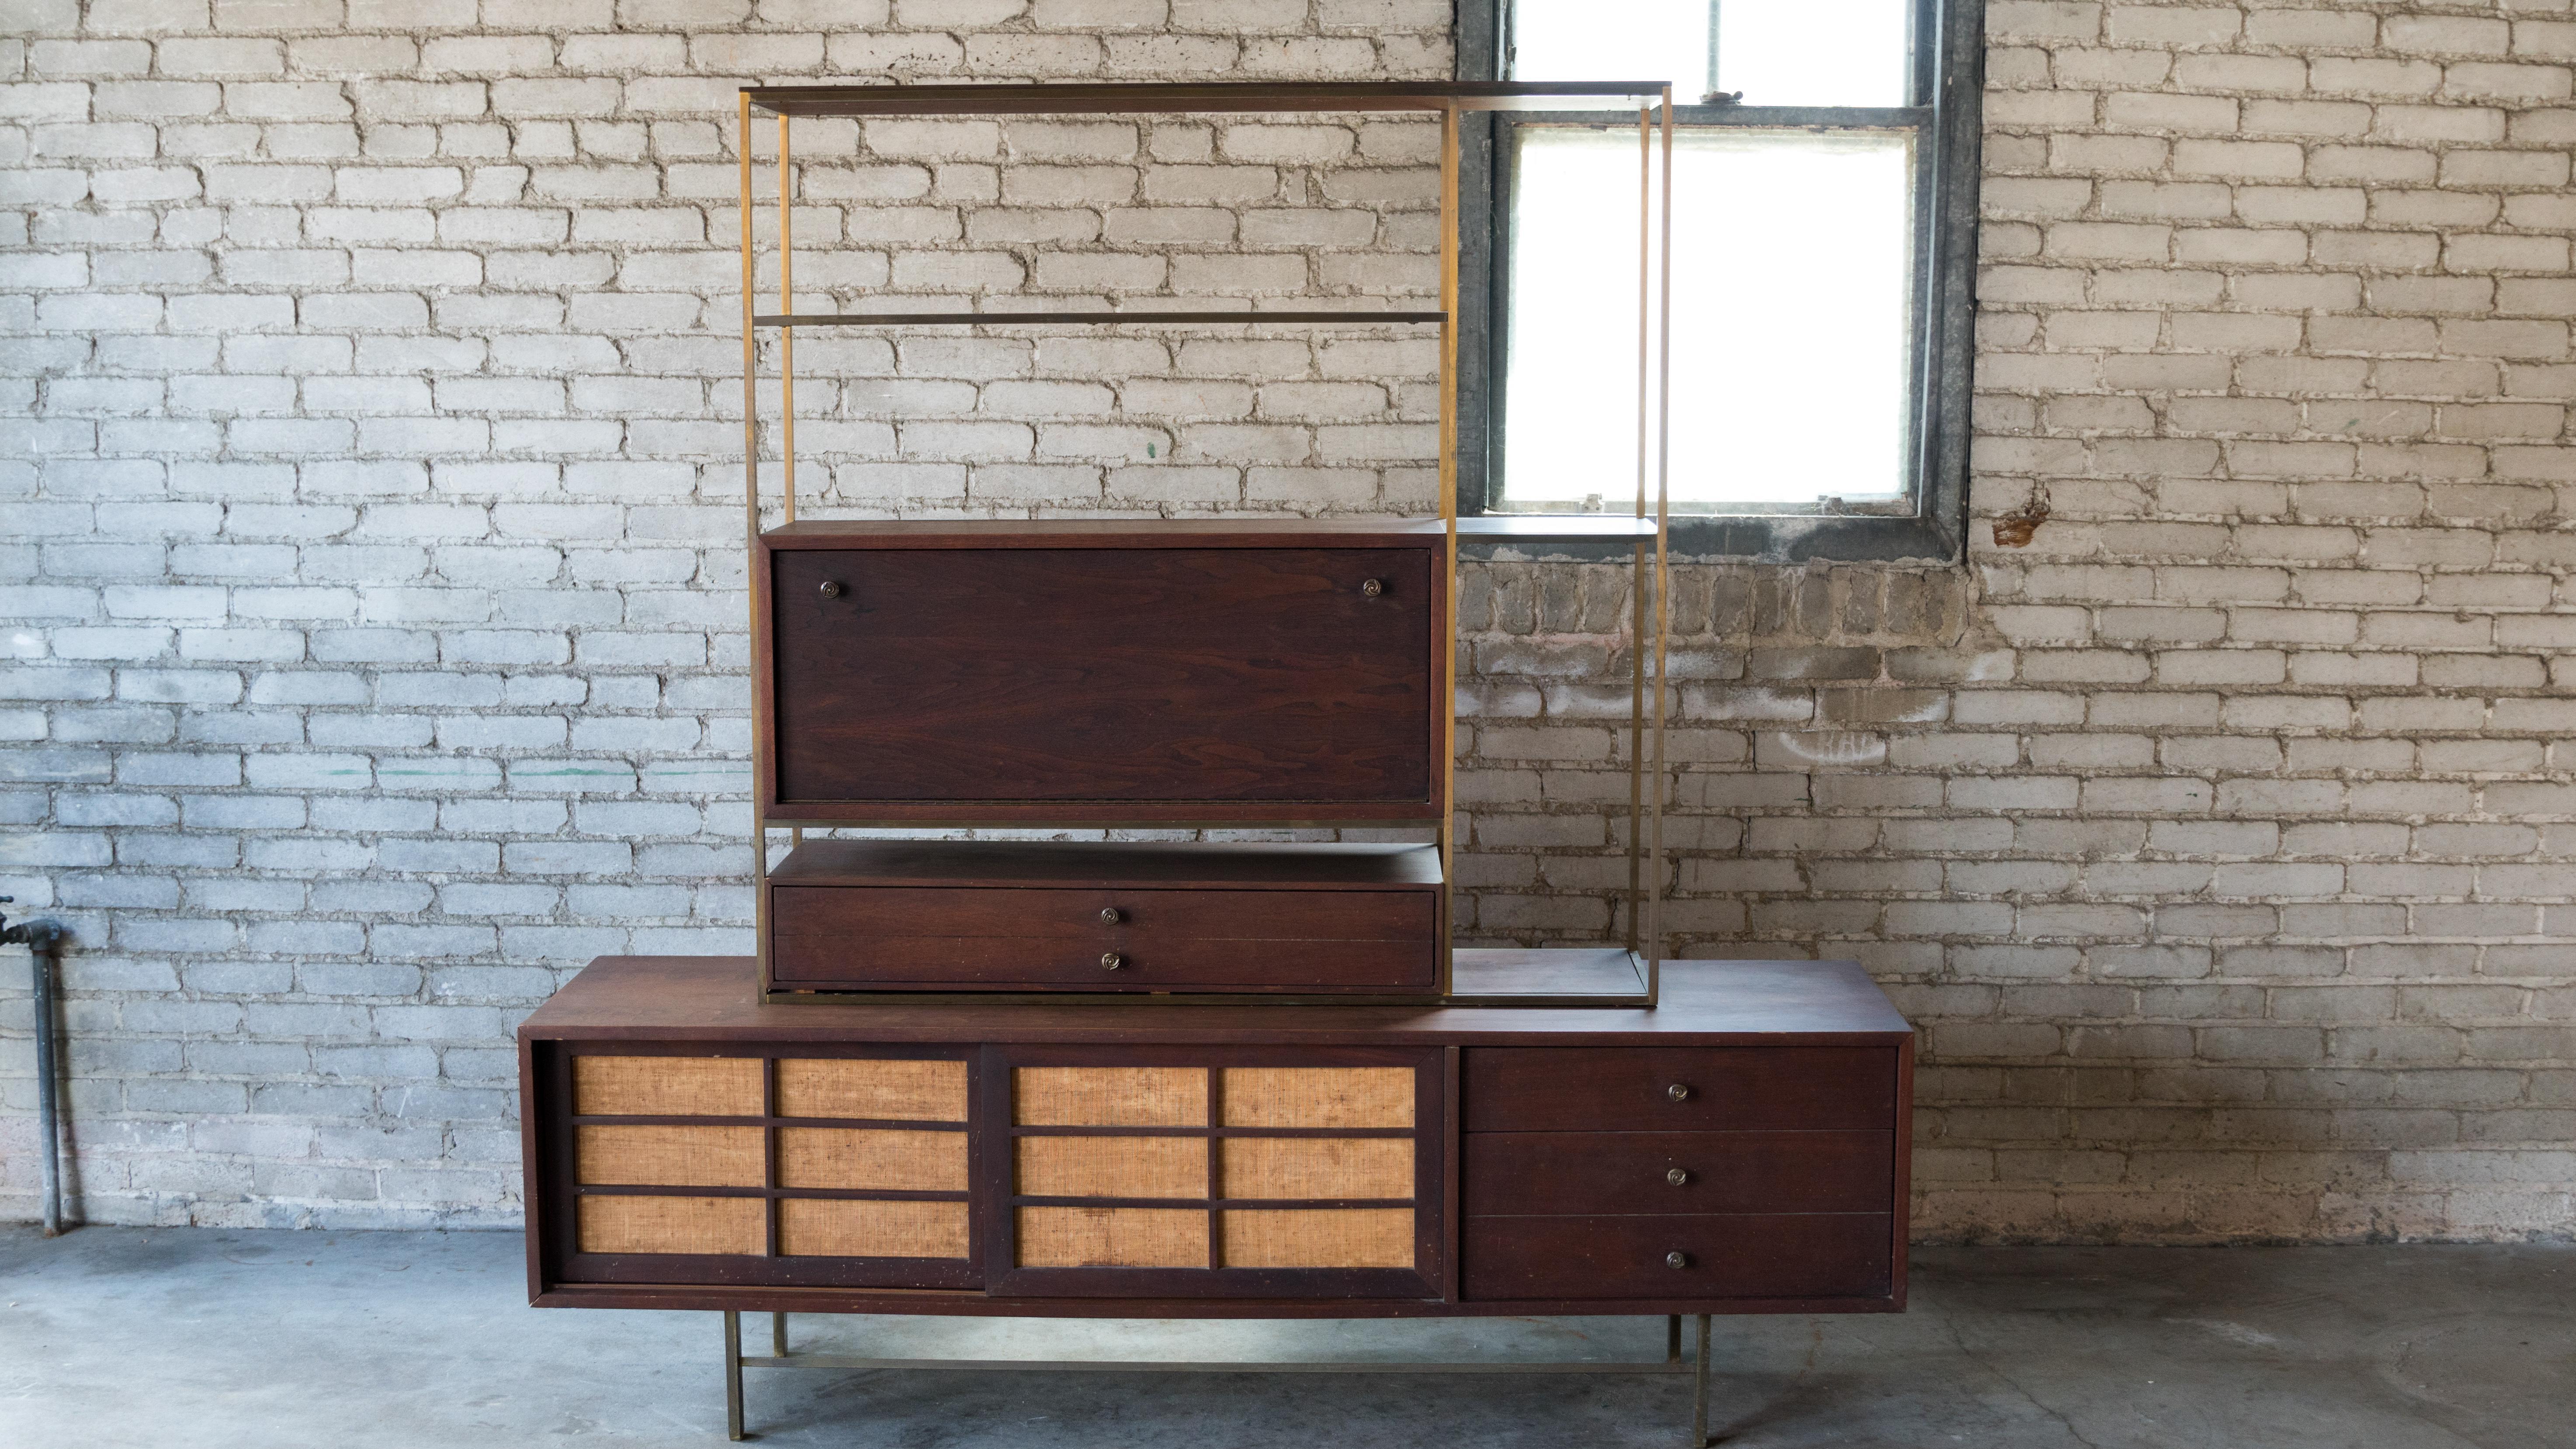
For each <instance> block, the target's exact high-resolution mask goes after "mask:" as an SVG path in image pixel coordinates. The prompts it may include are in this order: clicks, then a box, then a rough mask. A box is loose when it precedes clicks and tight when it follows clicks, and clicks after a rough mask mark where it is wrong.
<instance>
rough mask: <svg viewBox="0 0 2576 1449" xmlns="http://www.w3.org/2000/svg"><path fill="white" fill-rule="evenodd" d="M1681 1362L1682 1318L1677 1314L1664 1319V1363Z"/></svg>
mask: <svg viewBox="0 0 2576 1449" xmlns="http://www.w3.org/2000/svg"><path fill="white" fill-rule="evenodd" d="M1681 1361H1682V1316H1681V1315H1680V1314H1678V1313H1675V1314H1670V1315H1667V1316H1666V1317H1665V1319H1664V1362H1666V1363H1680V1362H1681Z"/></svg>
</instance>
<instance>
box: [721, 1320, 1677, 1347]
mask: <svg viewBox="0 0 2576 1449" xmlns="http://www.w3.org/2000/svg"><path fill="white" fill-rule="evenodd" d="M1673 1324H1674V1329H1673V1331H1674V1332H1675V1333H1679V1332H1680V1331H1681V1328H1680V1324H1681V1320H1680V1319H1678V1318H1676V1319H1674V1320H1673ZM769 1353H770V1356H771V1357H772V1358H785V1357H787V1315H786V1314H784V1313H773V1314H771V1315H769Z"/></svg>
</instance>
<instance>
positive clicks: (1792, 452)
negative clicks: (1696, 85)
mask: <svg viewBox="0 0 2576 1449" xmlns="http://www.w3.org/2000/svg"><path fill="white" fill-rule="evenodd" d="M1514 134H1515V135H1516V137H1517V155H1516V156H1515V158H1514V165H1513V171H1512V174H1513V177H1514V182H1515V184H1514V187H1513V194H1512V212H1511V258H1510V266H1511V298H1510V306H1509V313H1508V315H1509V324H1508V325H1509V329H1510V330H1509V354H1508V358H1507V360H1506V368H1505V377H1506V386H1505V394H1504V414H1503V427H1504V433H1503V440H1502V441H1503V472H1504V477H1503V506H1504V507H1506V508H1514V509H1531V510H1552V509H1566V508H1581V507H1583V506H1584V505H1585V502H1586V500H1587V498H1589V497H1592V496H1598V497H1599V498H1600V499H1601V500H1602V505H1601V506H1602V507H1604V508H1605V509H1607V510H1609V511H1619V510H1621V509H1622V508H1623V507H1624V506H1626V503H1627V501H1628V500H1630V499H1633V497H1634V496H1635V488H1636V470H1637V436H1636V421H1635V419H1636V408H1637V214H1638V212H1637V206H1638V203H1637V181H1638V156H1637V138H1636V134H1635V133H1634V132H1624V133H1623V132H1618V131H1600V130H1591V129H1579V128H1569V127H1547V126H1523V127H1520V128H1517V130H1516V131H1515V133H1514ZM1911 152H1912V146H1911V142H1910V139H1909V138H1908V137H1907V136H1905V135H1901V134H1888V133H1883V132H1837V133H1830V134H1816V133H1810V132H1796V131H1771V130H1751V129H1738V128H1716V127H1705V128H1696V129H1688V130H1684V131H1681V132H1678V133H1676V135H1675V139H1674V167H1673V189H1674V198H1675V209H1674V214H1673V248H1674V259H1675V265H1674V268H1673V349H1672V365H1673V372H1672V403H1673V409H1672V411H1673V418H1672V448H1673V453H1672V473H1671V489H1672V501H1673V505H1674V507H1676V508H1677V509H1683V510H1687V511H1698V512H1729V511H1754V512H1758V511H1763V510H1762V509H1760V508H1758V507H1748V505H1770V506H1772V507H1774V508H1779V509H1784V510H1797V511H1808V510H1812V509H1814V508H1815V506H1816V502H1817V500H1818V499H1820V498H1824V497H1829V496H1830V497H1839V498H1842V499H1844V500H1845V501H1846V502H1866V501H1871V500H1877V501H1882V502H1883V501H1887V500H1891V499H1901V498H1903V497H1905V496H1906V495H1907V493H1908V491H1909V490H1908V485H1907V478H1908V475H1909V470H1908V468H1907V466H1906V456H1907V453H1908V433H1909V427H1908V422H1909V411H1910V410H1909V407H1908V397H1909V388H1908V385H1907V370H1908V368H1907V352H1908V348H1907V337H1908V335H1909V331H1910V326H1909V316H1908V314H1909V310H1910V308H1909V299H1910V297H1911V291H1912V289H1911V286H1910V280H1909V279H1910V275H1911V265H1910V263H1911V250H1912V246H1911V236H1912V227H1911V224H1910V215H1909V213H1910V206H1911V203H1910V185H1909V182H1910V177H1911V167H1912V157H1911ZM1650 486H1651V484H1650Z"/></svg>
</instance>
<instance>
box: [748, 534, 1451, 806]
mask: <svg viewBox="0 0 2576 1449" xmlns="http://www.w3.org/2000/svg"><path fill="white" fill-rule="evenodd" d="M1448 567H1449V565H1448V558H1447V541H1446V538H1445V536H1444V535H1443V534H1441V533H1440V532H1438V531H1437V530H1429V531H1426V530H1424V529H1422V528H1420V527H1407V526H1405V525H1402V524H1394V523H1386V522H1378V523H1368V524H1354V525H1336V524H1331V523H1316V522H1310V521H1304V520H1290V521H1288V522H1286V523H1284V524H1283V523H1274V524H1272V525H1270V526H1266V527H1265V526H1261V525H1257V524H1234V525H1228V526H1223V527H1190V526H1187V525H1181V524H1170V523H1164V524H1159V525H1142V524H1128V525H1117V524H1096V523H1095V524H1077V523H1047V522H1032V523H1015V524H1005V525H996V524H991V523H972V522H964V523H945V524H942V523H921V524H906V523H843V524H795V525H791V526H789V527H787V528H784V529H777V530H772V531H770V532H768V533H765V534H763V535H761V537H760V540H759V547H758V549H757V551H756V554H755V557H754V559H753V584H754V598H753V622H754V629H755V632H756V635H757V638H756V640H755V649H754V655H755V659H756V661H757V662H756V666H755V667H756V669H757V671H758V677H757V678H756V679H755V690H756V703H755V709H756V713H757V722H758V726H759V729H760V731H761V733H762V735H763V737H764V740H765V744H766V748H765V749H763V750H762V751H761V752H760V755H761V760H762V763H763V768H762V770H761V771H760V777H759V779H758V781H757V784H756V788H757V789H758V791H759V793H760V805H761V809H762V812H763V814H764V816H765V818H767V819H769V820H772V821H777V822H781V823H787V822H795V821H826V820H830V821H842V822H859V821H877V822H885V823H902V822H930V821H955V822H977V823H985V824H1001V823H1008V822H1010V821H1013V820H1030V821H1043V822H1044V823H1047V824H1053V825H1063V824H1071V823H1080V822H1086V821H1088V822H1098V823H1141V822H1173V823H1211V824H1240V823H1250V822H1260V821H1298V820H1308V821H1316V822H1336V821H1425V820H1434V819H1437V818H1438V816H1439V814H1440V810H1441V803H1442V794H1443V788H1442V782H1443V776H1444V773H1445V771H1444V765H1445V761H1444V759H1443V753H1444V751H1445V750H1446V748H1447V727H1448V711H1447V702H1446V701H1445V699H1444V698H1443V697H1442V695H1443V692H1444V690H1445V688H1446V686H1445V682H1444V681H1445V678H1446V674H1445V669H1446V652H1447V650H1448V647H1449V622H1448V618H1447V599H1448V590H1449V578H1448Z"/></svg>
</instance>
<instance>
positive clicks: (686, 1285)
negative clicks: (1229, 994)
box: [519, 957, 1913, 1318]
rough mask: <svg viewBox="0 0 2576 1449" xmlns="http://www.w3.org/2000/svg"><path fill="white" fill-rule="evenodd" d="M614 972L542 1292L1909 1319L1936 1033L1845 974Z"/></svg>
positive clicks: (566, 1041)
mask: <svg viewBox="0 0 2576 1449" xmlns="http://www.w3.org/2000/svg"><path fill="white" fill-rule="evenodd" d="M743 964H744V963H742V962H741V961H739V960H736V959H729V958H641V957H625V958H619V957H609V958H604V959H602V960H600V961H597V962H594V963H593V964H592V965H591V966H590V967H589V969H587V970H585V971H584V972H583V973H582V974H581V975H580V976H578V977H576V978H575V979H574V981H573V982H572V983H571V984H570V985H568V986H567V987H565V988H564V990H562V991H561V992H559V993H557V994H556V996H555V997H554V999H553V1000H551V1001H549V1002H548V1003H547V1004H546V1005H545V1006H543V1007H541V1008H540V1009H539V1010H538V1011H537V1012H536V1014H535V1015H533V1016H531V1017H530V1018H529V1019H528V1021H527V1023H526V1024H525V1025H524V1026H523V1027H521V1029H520V1032H519V1041H520V1061H521V1073H522V1089H523V1091H524V1093H525V1111H526V1133H525V1138H526V1152H527V1181H528V1197H527V1202H528V1215H529V1226H528V1248H529V1256H528V1271H529V1289H530V1293H531V1296H532V1299H533V1301H535V1302H536V1303H538V1304H540V1305H544V1306H560V1307H607V1308H615V1307H628V1308H696V1309H722V1310H727V1311H735V1312H741V1311H769V1312H779V1313H787V1312H815V1313H844V1312H846V1313H945V1314H979V1315H981V1314H991V1315H1007V1316H1018V1315H1035V1316H1092V1317H1252V1318H1278V1317H1352V1316H1400V1315H1401V1316H1435V1317H1436V1316H1455V1315H1475V1314H1522V1313H1528V1314H1584V1313H1596V1314H1701V1313H1788V1312H1794V1313H1878V1312H1894V1311H1898V1310H1900V1309H1902V1308H1903V1306H1904V1301H1905V1238H1906V1191H1907V1179H1908V1171H1907V1151H1908V1145H1907V1133H1906V1126H1905V1124H1906V1121H1907V1117H1908V1111H1909V1103H1910V1101H1911V1095H1912V1080H1913V1036H1912V1033H1911V1031H1910V1030H1909V1029H1908V1028H1907V1026H1906V1024H1905V1022H1904V1020H1903V1019H1902V1018H1901V1017H1899V1016H1898V1015H1897V1014H1896V1012H1895V1011H1894V1010H1893V1009H1892V1008H1890V1007H1889V1005H1888V1003H1887V1000H1886V998H1885V997H1884V996H1883V995H1882V994H1881V993H1880V992H1879V990H1878V988H1877V987H1876V986H1875V985H1873V984H1872V983H1871V982H1870V980H1869V978H1868V977H1867V976H1866V975H1864V974H1863V973H1862V972H1861V971H1860V969H1859V968H1858V967H1857V966H1855V965H1853V964H1851V963H1849V962H1808V961H1796V962H1734V961H1730V962H1688V963H1678V964H1676V966H1675V967H1674V968H1673V969H1672V971H1671V973H1670V975H1669V977H1668V979H1667V991H1666V995H1665V999H1664V1002H1663V1004H1662V1005H1661V1006H1660V1007H1659V1008H1657V1009H1654V1010H1647V1009H1644V1008H1640V1007H1583V1008H1531V1007H1518V1008H1485V1007H1446V1008H1434V1009H1427V1010H1426V1009H1422V1008H1417V1007H1395V1006H1367V1007H1329V1006H1305V1007H1296V1008H1281V1007H1274V1006H1243V1005H1208V1006H1202V1007H1200V1008H1197V1009H1194V1010H1190V1011H1186V1012H1181V1011H1149V1012H1139V1011H1106V1010H1102V1009H1100V1008H1097V1007H1092V1006H1084V1005H1070V1006H1069V1005H1062V1004H1056V1003H1047V1002H1038V1003H1029V1002H992V1001H976V1002H953V1001H901V1000H888V999H884V998H877V999H871V1000H868V1001H865V1002H856V1001H849V1000H843V1001H837V1002H819V1003H805V1004H797V1005H766V1004H762V1003H760V1002H757V1001H755V1000H754V999H753V998H752V996H751V993H749V992H748V991H746V990H745V989H744V972H743Z"/></svg>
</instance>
